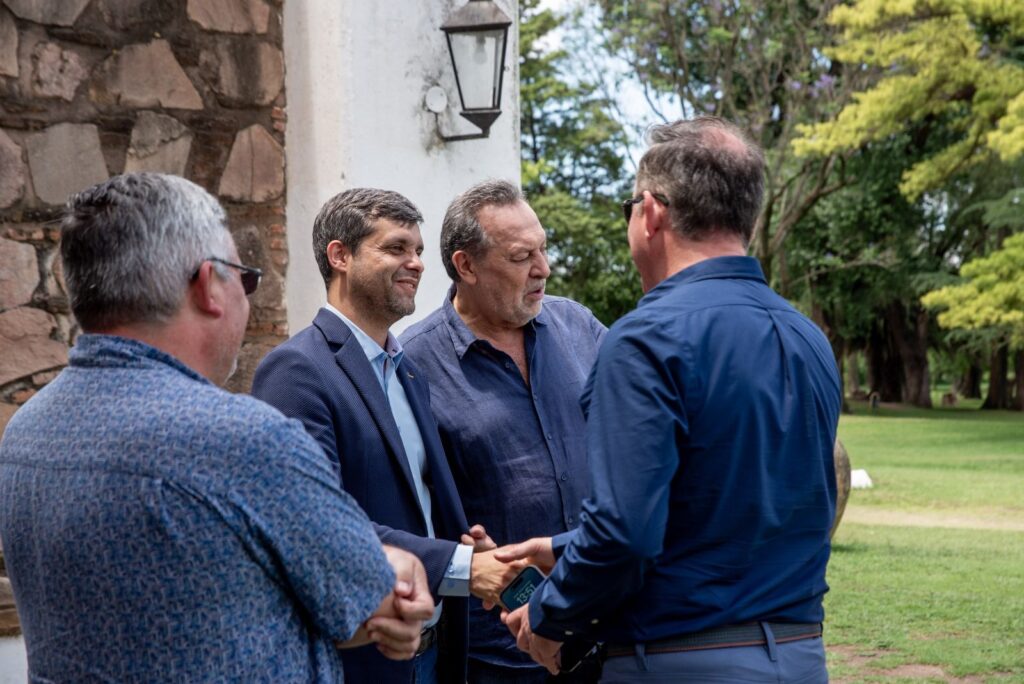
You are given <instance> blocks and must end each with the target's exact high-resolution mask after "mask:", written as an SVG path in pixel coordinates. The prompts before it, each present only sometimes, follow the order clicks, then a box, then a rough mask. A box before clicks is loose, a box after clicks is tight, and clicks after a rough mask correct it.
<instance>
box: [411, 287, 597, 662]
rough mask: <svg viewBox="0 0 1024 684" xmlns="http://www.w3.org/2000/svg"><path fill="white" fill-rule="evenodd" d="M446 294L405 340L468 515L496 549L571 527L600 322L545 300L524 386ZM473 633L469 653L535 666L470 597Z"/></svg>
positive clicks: (580, 487)
mask: <svg viewBox="0 0 1024 684" xmlns="http://www.w3.org/2000/svg"><path fill="white" fill-rule="evenodd" d="M452 294H453V293H452V292H450V293H449V296H448V297H447V298H446V299H445V302H444V305H443V306H442V307H441V308H440V309H438V310H437V311H434V312H433V313H432V314H430V316H428V317H427V318H426V319H424V320H423V321H421V322H420V323H417V324H416V325H414V326H412V327H410V328H409V329H408V330H407V331H406V332H405V333H403V334H402V336H401V342H402V347H403V348H404V349H405V353H406V354H407V355H408V356H409V357H410V358H411V359H413V361H414V362H415V363H416V365H417V366H418V367H419V368H420V369H421V371H422V372H423V373H425V375H426V377H427V381H428V383H429V384H430V403H431V408H432V409H433V412H434V416H435V417H436V418H437V423H438V428H439V429H440V433H441V441H442V443H443V444H444V448H445V453H446V454H447V456H448V460H449V463H450V464H451V468H452V474H453V475H454V476H455V483H456V485H457V486H458V489H459V495H460V496H461V498H462V505H463V508H464V509H465V511H466V517H467V519H468V520H469V522H470V524H476V523H479V524H482V525H483V526H484V527H486V528H487V531H488V533H489V534H490V535H491V537H492V538H493V539H494V541H495V542H497V543H498V544H499V545H501V544H508V543H512V542H518V541H523V540H525V539H528V538H530V537H537V536H545V537H546V536H551V535H554V534H558V533H561V532H565V531H567V530H570V529H572V528H573V527H575V526H576V524H577V523H578V522H579V513H580V502H581V501H582V499H583V497H584V496H586V495H587V494H588V492H589V487H588V484H587V483H588V480H587V466H586V447H585V443H584V427H585V425H584V419H583V412H582V410H581V408H580V404H579V399H580V395H581V393H582V391H583V384H584V382H585V381H586V378H587V375H588V374H589V373H590V368H591V366H592V365H593V362H594V359H595V358H596V355H597V349H598V347H599V345H600V342H601V339H602V338H603V337H604V333H605V328H604V326H603V325H601V323H600V321H598V320H597V319H596V318H594V316H593V315H592V314H591V313H590V311H589V310H587V309H586V308H584V307H583V306H581V305H579V304H577V303H576V302H573V301H571V300H569V299H563V298H561V297H545V298H544V306H543V308H542V310H541V312H540V314H539V315H538V316H537V317H536V318H535V319H534V320H533V321H531V322H530V323H528V324H527V325H526V326H525V328H524V333H525V343H526V357H527V361H528V363H529V372H530V385H529V386H527V384H526V383H525V382H524V381H523V377H522V375H520V373H519V369H518V368H517V367H516V364H515V363H514V362H513V361H512V359H511V358H510V357H509V356H508V355H507V354H505V353H504V352H502V351H499V350H498V349H496V348H495V347H493V346H492V345H491V344H490V343H489V342H487V341H485V340H480V339H477V337H476V336H475V335H474V334H473V332H472V331H471V330H470V329H469V328H468V327H466V324H465V323H463V321H462V319H461V318H460V317H459V315H458V313H457V312H456V311H455V308H454V306H452V302H451V296H452ZM470 634H471V635H472V637H471V642H470V655H471V656H472V657H474V658H478V659H481V660H486V661H488V662H491V663H496V664H503V665H509V666H529V665H532V664H533V663H532V661H531V660H530V659H529V658H528V657H527V656H526V655H525V654H523V653H522V652H520V651H519V650H518V649H517V648H516V647H515V640H514V639H512V637H511V635H510V634H509V632H508V629H507V628H506V627H505V626H504V625H502V624H501V622H500V621H499V620H498V616H497V614H496V613H487V612H485V611H484V610H483V608H482V607H481V606H480V602H479V601H477V600H475V599H474V600H473V603H472V604H471V610H470Z"/></svg>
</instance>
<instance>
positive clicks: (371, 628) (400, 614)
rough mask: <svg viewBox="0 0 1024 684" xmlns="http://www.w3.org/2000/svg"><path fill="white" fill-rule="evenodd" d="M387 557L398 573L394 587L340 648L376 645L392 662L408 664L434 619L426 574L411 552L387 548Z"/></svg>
mask: <svg viewBox="0 0 1024 684" xmlns="http://www.w3.org/2000/svg"><path fill="white" fill-rule="evenodd" d="M384 555H385V556H386V557H387V559H388V563H389V564H390V565H391V568H392V570H394V572H395V586H394V588H393V589H392V591H391V593H390V594H388V595H387V596H386V597H384V600H383V601H381V602H380V605H379V606H378V607H377V610H376V611H374V613H373V615H371V616H370V619H368V620H367V621H366V622H365V623H363V626H362V627H360V628H359V630H358V631H357V632H356V633H355V635H354V636H353V637H352V638H351V639H349V640H348V641H345V642H340V643H338V644H337V646H338V647H339V648H355V647H357V646H363V645H365V644H369V643H373V644H376V645H377V650H378V651H380V652H381V653H382V654H383V655H384V656H385V657H387V658H391V659H392V660H409V659H410V658H412V657H413V656H415V655H416V650H417V649H418V648H419V647H420V633H421V632H422V631H423V623H424V622H425V621H426V620H429V619H430V618H431V617H432V616H433V615H434V599H433V597H431V595H430V584H429V583H428V581H427V572H426V570H424V568H423V563H422V562H420V559H419V558H417V557H416V556H414V555H412V554H411V553H409V552H408V551H403V550H402V549H398V548H395V547H394V546H388V545H384Z"/></svg>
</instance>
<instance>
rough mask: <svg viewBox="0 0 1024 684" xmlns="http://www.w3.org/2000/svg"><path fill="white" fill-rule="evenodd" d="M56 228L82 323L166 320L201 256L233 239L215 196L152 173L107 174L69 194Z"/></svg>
mask: <svg viewBox="0 0 1024 684" xmlns="http://www.w3.org/2000/svg"><path fill="white" fill-rule="evenodd" d="M61 231H62V232H61V242H60V255H61V259H62V260H63V262H64V275H65V279H66V281H67V286H68V292H69V293H70V296H71V311H72V312H73V313H74V315H75V318H77V319H78V322H79V324H80V325H81V326H82V329H83V330H86V331H91V330H104V329H109V328H111V327H114V326H117V325H125V324H130V323H140V322H158V321H164V320H167V319H168V318H169V317H170V316H172V315H173V314H174V313H176V312H177V311H178V308H179V307H180V306H181V302H182V299H183V298H184V296H185V292H186V289H187V286H188V282H189V280H190V279H191V277H192V275H193V274H194V273H195V271H196V269H197V268H198V267H199V266H200V264H201V263H202V262H203V260H204V259H208V258H210V257H218V258H221V259H227V258H228V257H229V256H230V251H231V245H232V244H233V242H232V239H231V233H229V232H228V230H227V228H226V227H225V225H224V210H223V209H222V208H221V206H220V204H218V203H217V200H216V199H214V198H213V197H211V196H210V194H209V193H207V192H206V191H205V190H203V189H202V188H201V187H199V186H198V185H196V184H195V183H193V182H191V181H188V180H185V179H184V178H179V177H177V176H169V175H165V174H157V173H132V174H125V175H122V176H115V177H113V178H111V179H109V180H107V181H104V182H103V183H99V184H97V185H94V186H92V187H91V188H88V189H86V190H83V191H82V192H80V193H78V194H76V195H73V196H72V197H71V199H70V200H69V201H68V205H67V210H66V212H65V216H64V221H63V223H62V225H61ZM214 266H215V267H218V268H217V271H218V273H219V274H220V276H221V277H227V270H226V269H225V268H223V267H220V265H219V264H214Z"/></svg>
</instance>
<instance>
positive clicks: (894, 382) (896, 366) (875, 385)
mask: <svg viewBox="0 0 1024 684" xmlns="http://www.w3.org/2000/svg"><path fill="white" fill-rule="evenodd" d="M865 356H866V357H867V362H868V387H869V388H870V391H871V392H872V393H874V392H878V398H879V399H880V400H881V401H888V402H897V401H899V400H900V375H901V364H900V358H899V352H898V351H897V350H896V349H895V348H894V347H893V345H892V344H891V336H890V335H889V334H888V331H887V326H886V325H885V321H884V319H883V318H882V317H879V318H876V319H875V323H874V324H873V325H872V326H871V332H870V334H869V335H868V345H867V351H866V354H865Z"/></svg>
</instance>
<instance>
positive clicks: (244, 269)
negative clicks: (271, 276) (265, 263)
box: [192, 257, 263, 295]
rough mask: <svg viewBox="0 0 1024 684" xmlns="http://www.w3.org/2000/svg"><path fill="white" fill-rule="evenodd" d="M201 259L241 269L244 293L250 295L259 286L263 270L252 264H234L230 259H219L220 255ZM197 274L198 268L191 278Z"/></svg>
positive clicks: (193, 278)
mask: <svg viewBox="0 0 1024 684" xmlns="http://www.w3.org/2000/svg"><path fill="white" fill-rule="evenodd" d="M203 261H216V262H217V263H218V264H224V265H225V266H230V267H231V268H237V269H238V270H239V271H241V275H242V289H243V290H244V291H245V294H247V295H251V294H252V293H253V292H255V291H256V288H257V287H259V286H260V278H262V277H263V271H261V270H260V269H258V268H253V267H252V266H243V265H242V264H236V263H233V262H231V261H227V260H226V259H221V258H220V257H206V258H205V259H203ZM198 276H199V269H198V268H197V269H196V272H195V273H193V274H192V280H195V279H196V277H198Z"/></svg>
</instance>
